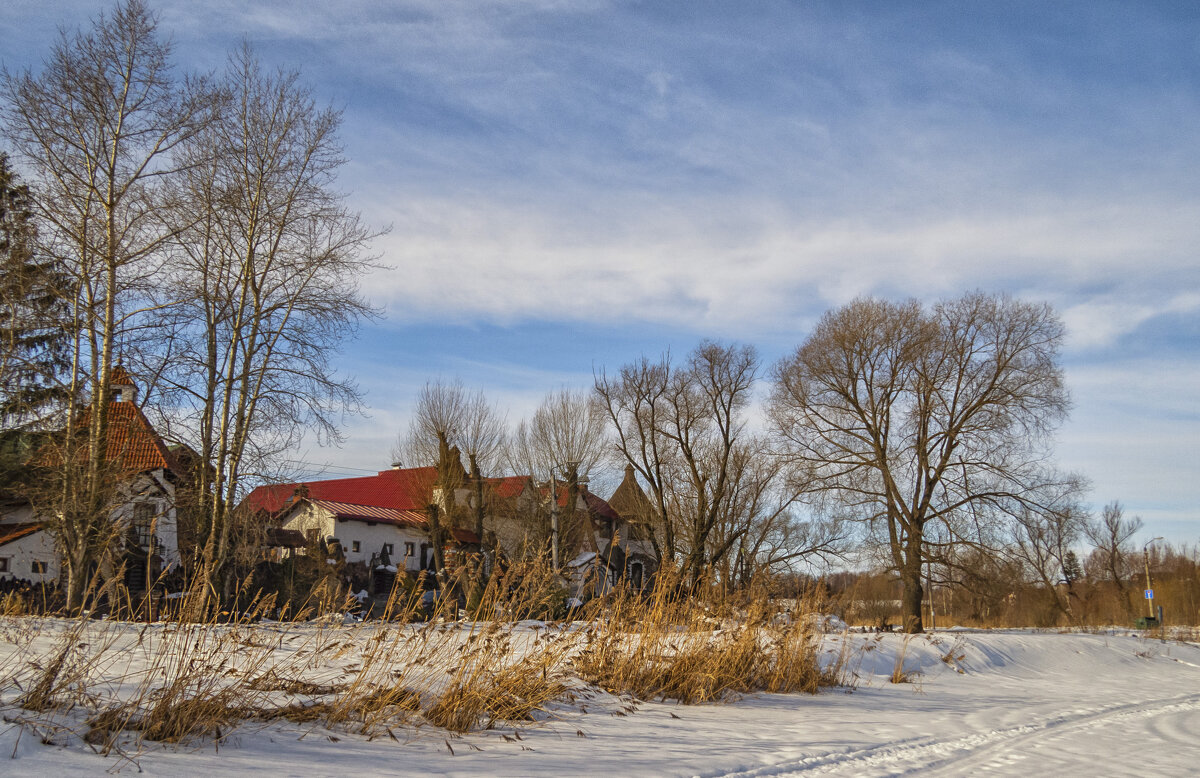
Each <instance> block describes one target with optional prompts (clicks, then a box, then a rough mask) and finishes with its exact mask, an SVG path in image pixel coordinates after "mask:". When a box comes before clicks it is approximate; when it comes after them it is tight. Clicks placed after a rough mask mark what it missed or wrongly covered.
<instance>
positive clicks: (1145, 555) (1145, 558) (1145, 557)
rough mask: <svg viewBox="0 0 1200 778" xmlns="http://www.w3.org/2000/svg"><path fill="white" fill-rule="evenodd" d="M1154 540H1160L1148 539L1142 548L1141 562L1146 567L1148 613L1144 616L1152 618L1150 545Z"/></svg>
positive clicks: (1152, 595)
mask: <svg viewBox="0 0 1200 778" xmlns="http://www.w3.org/2000/svg"><path fill="white" fill-rule="evenodd" d="M1156 540H1162V536H1161V535H1160V536H1159V537H1157V538H1150V539H1149V540H1147V541H1146V543H1145V544H1144V545H1143V546H1142V562H1143V564H1144V565H1145V566H1146V608H1147V610H1148V611H1149V613H1147V614H1146V615H1147V616H1149V617H1150V618H1154V590H1153V589H1151V588H1150V551H1149V549H1150V544H1151V543H1153V542H1154V541H1156Z"/></svg>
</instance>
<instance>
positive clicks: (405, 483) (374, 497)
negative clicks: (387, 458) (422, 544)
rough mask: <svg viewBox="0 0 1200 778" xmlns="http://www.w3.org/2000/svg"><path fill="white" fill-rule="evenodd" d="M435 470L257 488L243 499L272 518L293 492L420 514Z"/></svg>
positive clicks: (430, 494) (387, 472)
mask: <svg viewBox="0 0 1200 778" xmlns="http://www.w3.org/2000/svg"><path fill="white" fill-rule="evenodd" d="M436 480H437V469H436V468H433V467H410V468H406V469H404V470H383V471H381V472H379V473H377V474H376V475H368V476H362V477H358V478H331V479H329V480H327V481H305V482H303V483H291V484H274V485H271V486H260V487H258V488H257V489H255V490H254V491H252V492H250V494H248V495H247V496H246V504H247V505H249V506H251V507H252V508H254V509H255V510H259V511H265V512H266V513H270V514H276V513H279V512H280V511H282V510H283V509H284V508H286V507H287V506H288V505H290V504H291V502H292V499H293V496H294V495H296V493H297V489H301V487H304V489H306V490H307V495H304V494H303V492H304V489H301V496H306V497H308V499H310V500H329V501H332V502H340V503H347V504H350V505H370V506H374V507H376V508H391V509H394V510H398V511H424V510H425V506H427V505H428V504H429V502H430V500H431V499H432V498H433V484H434V482H435V481H436Z"/></svg>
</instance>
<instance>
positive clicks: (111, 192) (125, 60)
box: [3, 0, 212, 609]
mask: <svg viewBox="0 0 1200 778" xmlns="http://www.w3.org/2000/svg"><path fill="white" fill-rule="evenodd" d="M170 54H171V48H170V45H169V44H168V43H167V42H166V41H165V40H163V39H162V37H161V36H160V35H159V33H158V30H157V22H156V19H155V18H154V16H153V14H151V13H150V11H149V9H148V8H147V7H146V6H145V5H144V4H143V3H142V2H141V0H124V1H123V2H118V3H117V5H116V6H115V7H114V8H113V10H112V12H111V13H106V14H101V15H100V16H98V17H97V18H96V19H95V20H94V21H93V22H92V24H91V27H90V28H89V29H86V30H82V31H79V32H76V33H74V34H71V33H69V32H67V31H66V30H63V31H62V32H61V34H60V38H59V40H58V41H57V42H56V43H55V45H54V47H53V49H52V50H51V52H50V54H49V56H48V57H47V59H46V60H45V62H44V64H43V67H42V70H41V72H39V73H37V74H34V73H33V72H32V71H30V70H26V71H24V72H20V73H15V74H14V73H9V72H7V71H5V72H4V75H3V98H4V121H5V127H6V130H7V134H8V138H9V141H10V142H11V144H12V145H13V147H14V149H15V150H16V151H17V152H19V154H20V155H21V157H22V158H23V159H24V160H25V162H26V163H27V164H28V165H29V169H30V170H31V171H32V180H33V183H34V185H35V187H36V190H37V196H36V198H35V202H36V203H37V207H38V215H39V217H40V220H41V223H42V225H43V231H42V238H43V242H42V244H41V245H42V247H43V249H44V250H45V251H46V252H47V253H48V254H49V255H50V256H53V257H55V258H56V259H58V260H60V261H61V262H62V264H63V266H64V268H66V270H67V272H68V273H69V284H68V285H67V287H66V288H64V289H63V290H62V293H63V295H64V297H65V299H66V300H67V301H68V304H69V305H70V306H71V316H72V320H73V323H72V327H71V330H72V332H74V333H76V334H77V339H76V341H75V344H74V348H73V353H72V367H71V373H70V379H69V384H70V386H69V390H68V397H69V398H71V400H70V401H71V407H70V408H68V413H67V430H66V436H65V438H64V440H65V441H66V442H67V446H68V448H69V449H70V448H72V447H73V446H74V444H75V441H76V434H75V429H74V427H73V425H74V422H75V419H77V418H78V417H79V411H80V410H82V409H81V408H79V407H76V398H80V397H82V396H84V390H85V389H86V390H90V399H89V400H88V410H89V413H88V415H87V418H88V425H87V429H86V442H85V443H84V444H83V446H82V449H83V450H82V452H81V453H80V454H79V455H78V458H79V459H82V460H83V461H85V462H86V467H84V468H83V469H82V470H81V471H80V472H79V473H78V474H77V475H70V474H69V473H65V472H64V479H63V482H64V495H66V494H71V495H74V496H73V497H72V499H78V500H81V501H82V503H81V505H79V506H78V507H79V510H77V511H75V512H74V514H75V515H76V516H77V517H78V518H77V521H81V522H83V524H82V525H80V526H72V527H69V528H68V529H69V530H70V531H69V532H63V533H59V540H60V543H64V542H65V543H66V546H65V547H64V548H63V549H62V550H63V552H64V557H65V564H66V569H67V579H68V584H67V607H68V608H71V609H74V608H77V607H78V606H79V605H80V602H81V598H82V595H83V586H84V579H85V577H86V576H87V568H88V566H89V565H90V563H91V561H92V559H93V557H94V553H95V551H96V544H97V543H98V542H99V540H100V538H101V537H102V536H103V535H105V534H106V533H105V529H106V527H105V526H104V525H105V524H106V523H107V522H108V520H109V519H108V516H107V514H106V512H105V510H104V509H105V505H104V502H105V500H104V498H103V497H102V495H103V494H104V492H105V490H106V488H107V485H106V484H105V483H104V480H105V479H106V478H107V477H108V475H107V474H106V468H105V463H104V462H103V459H104V454H105V443H104V441H105V439H106V436H107V433H108V406H109V401H110V399H111V386H110V382H109V376H110V375H111V373H112V369H113V367H114V353H115V348H116V345H117V343H118V340H119V339H120V337H121V336H122V335H123V334H125V333H129V332H130V331H132V330H136V328H137V327H138V325H139V324H140V323H141V320H142V317H143V315H144V314H145V312H146V310H147V308H148V307H151V306H152V305H153V304H152V303H151V302H150V300H149V296H148V291H149V290H150V288H151V287H153V286H154V284H155V283H156V281H157V280H158V279H159V278H161V276H160V275H159V270H160V268H161V265H162V262H163V259H164V257H165V252H164V248H165V247H166V245H167V244H168V243H169V242H170V241H171V240H172V239H173V238H174V237H175V235H176V231H177V225H174V224H172V223H171V222H170V221H169V220H168V219H164V218H163V217H164V214H167V213H171V211H170V209H167V208H164V207H163V206H164V202H163V193H164V191H165V189H166V187H167V184H168V183H169V181H170V180H171V179H172V177H174V176H175V175H177V174H178V173H179V171H180V170H181V167H180V162H179V157H178V155H177V151H178V150H179V148H180V147H181V145H182V144H184V143H186V142H187V141H188V140H189V139H191V138H193V137H195V135H196V134H197V133H198V132H199V131H200V130H201V129H202V128H204V127H205V126H206V125H207V124H208V122H209V120H210V118H211V109H212V103H211V100H210V95H209V93H208V90H207V88H206V85H205V84H204V82H203V81H200V80H195V79H179V78H178V77H176V75H175V74H174V73H173V72H172V68H171V63H170ZM61 461H62V462H63V463H64V467H65V468H67V469H72V468H74V466H75V462H76V461H77V456H76V453H75V452H74V451H73V450H68V451H66V452H65V453H64V454H63V456H62V457H61ZM68 476H69V477H68ZM76 478H79V479H82V483H79V484H76V483H74V481H75V479H76Z"/></svg>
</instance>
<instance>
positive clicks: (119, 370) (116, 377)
mask: <svg viewBox="0 0 1200 778" xmlns="http://www.w3.org/2000/svg"><path fill="white" fill-rule="evenodd" d="M108 383H109V384H111V385H113V386H136V384H135V383H134V380H133V376H131V375H129V371H128V370H126V369H125V368H124V366H122V365H117V366H116V367H114V368H113V369H112V370H110V371H109V372H108Z"/></svg>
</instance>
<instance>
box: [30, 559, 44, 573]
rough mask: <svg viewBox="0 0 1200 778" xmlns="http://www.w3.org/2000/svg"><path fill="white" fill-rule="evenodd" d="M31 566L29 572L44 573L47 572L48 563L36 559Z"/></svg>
mask: <svg viewBox="0 0 1200 778" xmlns="http://www.w3.org/2000/svg"><path fill="white" fill-rule="evenodd" d="M29 568H30V569H29V572H31V573H37V574H44V573H45V572H46V563H45V562H44V561H43V560H41V559H35V560H33V564H31V565H30V566H29Z"/></svg>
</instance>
